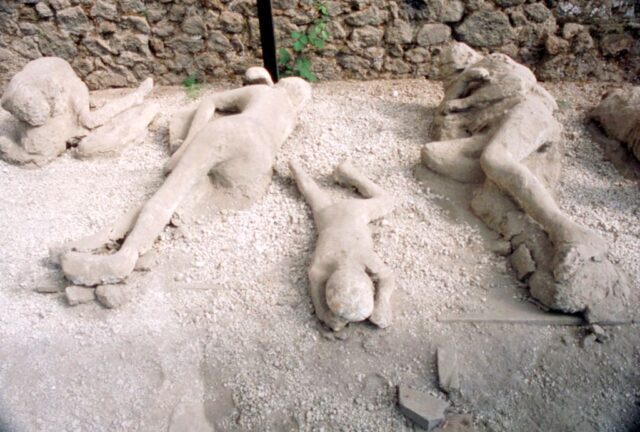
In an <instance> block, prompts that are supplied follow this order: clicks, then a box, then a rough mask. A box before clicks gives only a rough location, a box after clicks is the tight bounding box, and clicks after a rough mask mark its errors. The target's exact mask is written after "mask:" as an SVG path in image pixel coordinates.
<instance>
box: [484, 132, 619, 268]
mask: <svg viewBox="0 0 640 432" xmlns="http://www.w3.org/2000/svg"><path fill="white" fill-rule="evenodd" d="M505 138H508V136H507V135H506V134H504V133H501V132H499V133H498V134H497V136H496V137H495V138H494V139H493V140H492V141H491V143H490V144H489V146H488V147H487V149H486V150H485V151H484V153H483V154H482V157H481V159H480V163H481V165H482V168H483V170H484V172H485V173H486V174H487V177H489V178H490V179H491V180H492V181H494V182H495V183H496V184H497V185H498V186H499V187H500V188H501V189H503V190H504V191H506V192H507V193H509V195H510V196H512V197H513V198H514V199H515V201H516V202H517V203H518V204H519V205H520V206H521V207H522V208H523V209H524V210H525V212H526V213H527V214H528V215H529V216H531V217H532V218H533V219H534V220H535V221H536V222H538V223H539V224H540V225H542V228H543V229H544V230H545V231H546V232H547V233H548V234H549V237H550V239H551V241H552V243H553V244H554V247H555V250H556V253H555V257H554V262H555V264H554V268H555V270H554V273H555V275H556V278H557V279H563V280H564V279H567V278H570V277H571V275H572V274H573V273H574V272H575V271H576V270H577V269H578V268H579V266H580V265H581V263H582V262H584V261H585V260H588V259H595V260H600V259H602V258H603V256H604V254H605V253H606V251H607V246H606V243H605V241H604V240H603V239H602V238H601V237H599V236H598V235H597V234H595V233H594V232H592V231H591V230H589V229H587V228H585V227H582V226H580V225H578V224H577V223H575V222H573V221H572V220H571V219H570V218H569V217H567V216H566V215H565V214H564V213H562V211H561V210H560V208H559V207H558V205H557V204H556V202H555V200H554V199H553V197H552V196H551V194H550V193H549V192H548V191H547V190H546V189H545V187H544V186H543V185H542V183H541V182H540V180H538V178H537V177H536V176H535V175H534V174H533V173H531V171H529V169H528V168H527V167H526V166H525V165H523V164H522V163H520V161H519V160H517V159H516V158H514V156H513V154H512V153H511V152H510V150H509V143H508V142H506V141H504V139H505Z"/></svg>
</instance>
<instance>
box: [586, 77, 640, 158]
mask: <svg viewBox="0 0 640 432" xmlns="http://www.w3.org/2000/svg"><path fill="white" fill-rule="evenodd" d="M589 118H590V119H592V120H594V121H596V122H597V123H598V124H599V125H600V126H601V127H602V129H604V132H605V133H606V134H607V135H608V136H609V137H610V138H613V139H615V140H617V141H619V142H622V143H624V144H626V146H627V147H628V148H629V150H630V151H631V153H633V154H634V156H635V157H636V159H638V160H639V161H640V87H633V88H631V89H617V90H613V91H611V92H609V93H608V94H607V95H605V97H604V98H603V99H602V101H601V102H600V104H599V105H598V106H597V107H596V108H595V109H593V110H592V111H591V112H590V113H589Z"/></svg>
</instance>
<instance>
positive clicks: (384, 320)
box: [369, 302, 393, 328]
mask: <svg viewBox="0 0 640 432" xmlns="http://www.w3.org/2000/svg"><path fill="white" fill-rule="evenodd" d="M369 321H371V322H372V323H374V324H375V325H377V326H378V327H380V328H387V327H389V326H390V325H391V322H392V321H393V313H392V312H391V305H389V303H387V302H384V303H383V302H379V303H378V304H376V307H375V308H374V309H373V313H372V314H371V316H370V317H369Z"/></svg>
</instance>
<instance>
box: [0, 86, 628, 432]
mask: <svg viewBox="0 0 640 432" xmlns="http://www.w3.org/2000/svg"><path fill="white" fill-rule="evenodd" d="M222 87H224V86H212V87H207V89H206V91H207V92H209V91H215V90H216V89H218V90H219V89H221V88H222ZM546 87H547V88H548V89H549V90H550V91H551V92H552V94H553V95H554V96H555V97H556V98H557V99H558V100H559V101H560V106H561V107H562V109H561V111H560V113H559V116H560V118H561V122H562V123H563V125H564V127H565V132H564V136H565V137H566V148H565V154H566V158H565V165H564V171H563V176H562V181H561V187H560V191H559V202H560V204H561V207H562V208H563V209H564V210H566V211H567V212H569V214H571V215H572V217H574V218H575V219H576V220H577V221H578V222H580V223H582V224H584V225H586V226H589V227H591V228H593V229H595V230H596V231H598V232H599V233H600V234H602V235H603V236H605V237H606V238H607V240H608V241H609V242H610V246H611V250H612V252H613V255H614V256H615V258H616V259H618V260H619V264H620V266H621V267H622V268H623V269H625V271H626V273H627V274H628V275H629V278H630V286H631V287H632V288H633V289H634V292H633V298H632V304H631V305H630V308H632V309H635V310H638V307H639V306H640V301H639V300H638V291H639V290H638V287H639V286H640V279H639V278H640V246H639V245H640V242H639V240H640V224H639V223H638V218H639V216H640V191H639V190H638V189H639V188H638V183H637V182H635V181H633V180H628V179H625V178H623V177H622V176H620V174H618V172H617V171H615V169H614V168H613V166H612V165H611V164H610V163H608V162H606V161H604V160H603V153H602V150H601V149H600V147H599V146H598V145H597V144H596V143H595V142H594V141H593V140H592V139H591V138H590V136H589V135H588V133H587V132H586V130H585V128H584V127H583V113H584V112H585V110H586V109H588V108H589V107H591V106H594V105H595V104H596V103H597V102H598V101H599V98H600V95H601V93H602V90H603V88H604V87H603V86H602V85H600V84H554V85H549V86H546ZM113 94H115V92H102V93H98V94H96V95H94V96H96V99H97V100H100V99H101V98H105V97H111V96H112V95H113ZM441 97H442V89H441V86H440V85H439V84H437V83H432V82H428V81H425V80H403V81H373V82H363V83H355V82H354V83H352V82H333V83H322V84H318V85H315V86H314V101H313V103H312V104H311V105H310V106H309V107H308V108H307V109H306V110H305V111H304V112H303V113H302V115H301V119H300V124H299V126H298V128H297V130H296V132H295V133H294V134H293V136H292V137H291V138H290V139H289V140H288V141H287V142H286V143H285V145H284V146H283V148H282V150H281V152H280V154H279V156H278V162H277V165H276V170H277V172H276V174H275V176H274V179H273V183H272V185H271V187H270V189H269V192H268V194H267V195H266V196H265V197H264V198H263V199H262V200H261V201H260V202H258V203H256V204H255V205H253V206H252V207H250V208H248V209H244V210H223V211H220V210H217V209H215V208H213V207H211V206H209V205H206V203H203V204H202V205H201V206H200V209H199V211H197V213H196V214H195V215H192V217H185V220H184V221H183V222H182V223H181V224H180V226H178V227H177V228H175V227H168V228H167V229H166V230H165V231H164V232H163V234H162V236H161V238H160V239H159V240H158V242H157V243H156V246H155V253H157V258H158V265H157V266H155V267H154V268H153V269H152V270H151V271H149V272H137V273H135V274H134V276H133V277H132V278H130V281H129V284H130V286H131V287H132V288H133V290H134V292H135V294H134V296H133V298H132V299H131V301H130V302H129V303H128V304H126V305H124V306H123V307H121V308H119V309H116V310H108V309H105V308H103V307H101V306H100V305H99V304H97V303H90V304H84V305H79V306H76V307H69V306H67V305H66V302H65V300H64V296H63V295H62V294H50V295H44V294H39V293H36V292H34V289H35V288H37V287H38V286H43V285H50V284H52V283H57V284H63V282H62V281H61V279H60V273H59V270H58V269H55V268H52V267H51V266H49V265H48V264H47V254H48V247H49V246H51V245H53V244H55V243H59V242H62V241H65V240H69V239H76V238H78V237H80V236H83V235H87V234H92V233H94V232H95V231H97V230H98V229H100V228H102V227H104V226H106V225H108V224H109V223H111V222H113V221H114V220H115V219H116V218H117V217H118V216H120V215H121V214H123V213H124V212H125V211H126V210H128V209H129V208H131V207H132V206H134V205H137V204H140V203H142V202H143V201H144V200H145V198H147V197H148V196H150V195H151V194H152V193H153V192H154V191H155V190H156V189H157V187H158V185H159V184H160V183H161V182H162V173H161V169H162V165H163V163H164V162H166V160H167V159H168V152H167V137H166V123H167V119H168V118H169V116H170V115H171V112H172V111H174V110H177V109H179V108H180V107H181V106H184V105H185V104H187V103H190V102H191V101H189V100H188V99H187V98H186V97H185V95H184V91H183V90H182V89H180V88H162V89H157V90H156V91H155V92H154V93H153V94H152V95H151V99H152V100H155V101H157V102H160V103H161V104H162V107H163V109H162V111H161V112H162V115H161V118H159V119H158V120H156V124H157V128H156V130H155V131H154V132H152V133H150V134H149V136H148V138H147V139H146V140H145V142H144V143H143V144H142V145H139V146H137V147H135V148H130V149H128V150H126V152H125V153H124V154H123V155H121V156H120V157H118V158H113V159H95V160H89V161H81V160H76V159H73V158H72V157H70V155H68V154H67V155H65V156H63V157H60V158H58V159H57V160H56V161H54V162H53V163H51V164H50V165H48V166H46V167H44V168H41V169H38V170H28V169H22V168H18V167H15V166H12V165H8V164H6V163H3V162H0V187H1V189H2V197H1V198H0V219H1V220H2V224H0V239H2V245H3V248H2V252H0V274H2V279H1V280H0V430H2V431H3V432H4V431H5V430H7V431H12V432H13V431H33V430H37V431H56V432H57V431H103V430H104V431H107V430H108V431H133V430H168V428H169V427H170V425H173V427H178V426H179V425H180V424H181V422H185V421H187V422H188V423H187V424H189V425H190V426H191V427H193V428H194V429H195V427H194V425H195V426H197V424H198V423H201V424H202V425H204V426H206V427H209V428H215V430H217V431H289V430H292V431H295V430H301V431H334V430H341V431H364V430H368V431H411V430H417V427H416V428H415V429H414V427H413V426H412V425H411V424H410V423H409V422H408V421H406V420H405V418H404V417H403V416H402V415H401V414H400V412H399V410H398V408H397V406H396V391H395V386H397V385H398V384H399V383H409V384H411V385H413V386H414V387H415V388H416V389H418V390H422V391H426V392H428V393H430V394H433V395H436V396H438V397H441V398H445V397H446V396H445V395H444V394H443V393H441V392H440V391H439V390H438V387H437V379H436V370H435V351H436V347H437V346H440V345H448V346H452V347H453V348H454V349H455V350H456V351H457V352H458V356H457V357H458V362H459V364H460V366H459V368H460V370H459V373H460V375H461V388H462V395H461V396H460V398H458V399H456V401H455V402H456V404H455V405H454V408H453V410H454V411H457V412H470V413H472V414H474V416H475V423H476V427H477V430H478V431H519V430H522V431H528V430H549V431H551V430H558V431H560V430H562V431H628V430H635V428H638V427H640V369H639V368H638V364H640V331H639V330H640V326H639V325H625V326H618V327H606V329H605V330H606V332H607V335H608V336H609V338H608V340H606V341H604V342H603V343H600V342H593V343H584V342H583V340H586V339H584V336H585V335H586V334H587V330H586V329H585V328H579V327H551V326H526V325H506V324H445V323H440V322H438V321H437V316H438V315H440V314H442V313H446V312H465V311H466V312H472V311H480V310H483V308H485V305H486V303H487V298H488V297H489V296H490V295H491V293H492V292H494V291H496V290H511V291H512V292H513V295H514V296H517V297H518V298H525V297H526V291H524V290H523V288H522V284H520V283H519V282H517V280H516V278H515V275H514V273H513V271H512V270H511V269H510V267H509V265H508V262H507V259H506V258H504V257H501V256H497V255H496V254H495V253H493V252H491V251H490V247H491V244H492V241H494V240H495V239H497V238H498V235H497V234H495V233H493V232H491V231H490V230H489V229H488V228H486V227H485V226H484V225H483V224H482V223H481V222H480V221H479V220H478V219H477V218H475V217H474V216H473V215H472V213H471V212H470V210H469V200H470V198H471V193H472V189H473V188H472V187H470V186H465V185H462V184H458V183H456V182H454V181H450V180H447V179H445V178H443V177H440V176H438V175H436V174H433V173H430V172H428V171H427V170H425V169H423V168H420V167H417V163H418V161H419V151H420V148H421V145H422V144H424V143H425V142H427V141H428V139H429V137H428V127H429V123H430V121H431V111H432V110H433V108H434V107H435V106H436V105H437V104H438V102H439V100H440V98H441ZM2 114H3V115H6V113H4V112H2ZM212 139H215V137H212ZM292 157H296V158H299V159H301V160H302V163H303V165H304V166H305V168H307V169H308V171H309V172H310V174H311V175H313V176H314V177H315V178H316V179H319V180H320V181H321V183H322V186H323V187H330V186H331V185H332V182H331V178H330V176H329V175H330V173H331V171H332V170H333V168H334V167H335V166H336V164H337V163H338V162H339V161H340V160H341V159H343V158H345V157H351V158H352V159H353V161H354V164H355V165H356V166H358V167H359V168H361V169H362V171H363V172H364V173H365V174H366V175H368V176H370V177H371V178H372V179H373V180H374V181H376V182H377V183H378V184H380V186H382V187H383V188H385V189H387V190H388V191H389V192H391V193H392V194H393V196H395V197H396V199H397V201H398V206H397V208H396V210H395V211H394V212H393V213H392V214H390V215H389V216H387V217H386V218H385V219H384V220H381V221H379V222H377V223H376V224H374V225H373V226H372V231H373V233H374V240H375V244H376V251H377V252H378V253H379V255H380V256H381V257H382V258H383V259H384V260H385V262H386V263H387V264H389V265H390V266H391V267H392V268H393V269H394V270H395V274H396V277H397V282H398V291H397V293H396V295H395V299H394V311H395V320H394V324H393V325H392V327H391V328H389V329H387V330H380V329H377V328H375V327H374V326H371V325H368V324H362V323H361V324H357V325H353V324H352V325H351V326H349V327H348V328H347V329H346V330H345V331H343V332H341V333H339V334H338V335H334V334H332V333H331V332H327V331H325V330H324V329H323V328H322V327H321V326H320V325H319V324H318V322H317V320H316V318H315V316H314V315H313V309H312V307H311V301H310V298H309V295H308V292H307V290H308V282H307V276H306V269H307V266H308V264H309V262H310V259H311V254H312V252H313V249H314V242H315V236H316V232H315V228H314V227H313V223H312V220H311V214H310V211H309V209H308V207H307V206H306V204H305V203H304V201H303V200H302V198H301V197H300V196H299V193H298V192H297V190H296V187H295V185H294V184H293V182H292V181H291V180H290V179H289V177H288V176H289V173H288V168H287V161H288V160H289V159H290V158H292ZM416 173H417V174H418V176H419V177H420V179H421V180H420V181H418V180H417V179H416ZM333 191H334V193H335V196H336V197H338V196H344V192H343V191H341V189H340V188H339V187H337V186H333ZM589 340H591V339H589ZM205 430H206V429H205Z"/></svg>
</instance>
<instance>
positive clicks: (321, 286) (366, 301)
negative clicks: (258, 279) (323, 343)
mask: <svg viewBox="0 0 640 432" xmlns="http://www.w3.org/2000/svg"><path fill="white" fill-rule="evenodd" d="M289 166H290V168H291V172H292V174H293V176H294V178H295V181H296V183H297V185H298V189H299V190H300V192H301V193H302V195H303V196H304V197H305V199H306V200H307V202H308V203H309V206H310V207H311V210H312V211H313V218H314V220H315V223H316V227H317V228H318V243H317V246H316V250H315V253H314V255H313V262H312V263H311V267H310V269H309V280H310V283H311V300H312V302H313V306H314V308H315V311H316V315H317V316H318V318H319V319H320V320H321V321H322V322H324V323H325V324H326V325H327V326H329V327H330V328H331V329H333V330H334V331H339V330H340V329H342V328H343V327H344V326H345V325H347V324H348V323H349V322H357V321H362V320H365V319H367V318H369V320H370V321H371V322H373V323H374V324H376V325H377V326H379V327H382V328H384V327H387V326H389V325H390V324H391V304H390V300H391V294H392V293H393V290H394V288H395V282H394V278H393V273H392V272H391V270H390V269H389V267H387V266H386V264H385V263H384V262H383V261H382V260H381V259H380V258H379V257H378V256H377V255H376V254H375V252H374V251H373V241H372V239H371V232H370V231H369V227H368V226H367V225H368V224H369V222H371V221H373V220H375V219H379V218H381V217H383V216H384V215H385V214H387V213H389V212H391V211H392V210H393V200H392V199H391V197H390V196H389V195H388V194H387V193H386V192H385V191H384V190H382V189H381V188H380V187H379V186H378V185H376V184H375V183H373V182H372V181H371V180H369V179H368V178H366V177H365V176H364V175H362V174H361V173H360V172H359V171H358V170H357V169H356V168H354V167H353V166H352V165H351V164H350V163H349V162H342V163H341V164H340V165H338V167H337V168H336V169H335V171H334V178H335V180H336V181H337V182H338V183H342V184H345V185H348V186H354V187H355V188H356V189H357V190H358V192H360V194H362V195H363V196H364V197H365V198H367V199H364V200H362V199H348V200H341V201H338V202H336V203H333V202H332V201H331V198H330V196H329V194H328V193H327V192H325V191H323V190H322V189H320V187H318V185H317V184H316V183H315V182H314V181H313V179H312V178H311V177H310V176H309V175H308V174H307V173H306V172H305V171H304V170H303V169H302V168H301V167H300V165H299V164H298V163H297V162H294V161H292V162H290V164H289ZM373 282H376V283H377V289H375V288H374V283H373Z"/></svg>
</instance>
